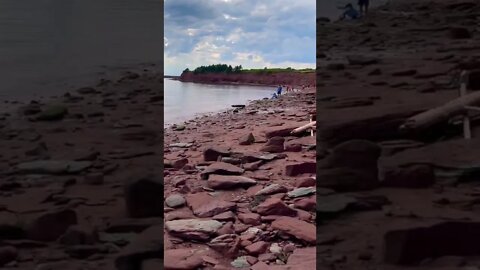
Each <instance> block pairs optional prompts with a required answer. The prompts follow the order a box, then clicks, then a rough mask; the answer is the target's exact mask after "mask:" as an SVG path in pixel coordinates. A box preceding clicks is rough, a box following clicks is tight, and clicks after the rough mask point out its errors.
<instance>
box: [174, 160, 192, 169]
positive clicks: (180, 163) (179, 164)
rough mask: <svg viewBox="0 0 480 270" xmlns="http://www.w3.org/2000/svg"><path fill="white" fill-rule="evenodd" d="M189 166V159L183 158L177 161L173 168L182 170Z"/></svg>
mask: <svg viewBox="0 0 480 270" xmlns="http://www.w3.org/2000/svg"><path fill="white" fill-rule="evenodd" d="M187 164H188V158H181V159H178V160H175V161H174V162H173V163H172V166H173V168H175V169H179V170H180V169H182V168H183V167H184V166H185V165H187Z"/></svg>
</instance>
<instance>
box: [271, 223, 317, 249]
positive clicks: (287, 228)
mask: <svg viewBox="0 0 480 270" xmlns="http://www.w3.org/2000/svg"><path fill="white" fill-rule="evenodd" d="M272 228H273V229H276V230H279V231H282V232H284V233H287V234H290V235H292V236H294V237H295V238H297V239H301V240H304V241H306V242H308V243H310V244H315V242H316V239H317V230H316V227H315V225H313V224H311V223H308V222H305V221H301V220H299V219H295V218H291V217H281V218H278V219H276V220H275V221H273V222H272Z"/></svg>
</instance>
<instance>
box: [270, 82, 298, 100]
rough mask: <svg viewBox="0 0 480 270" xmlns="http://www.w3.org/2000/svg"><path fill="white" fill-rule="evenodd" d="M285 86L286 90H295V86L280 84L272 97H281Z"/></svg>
mask: <svg viewBox="0 0 480 270" xmlns="http://www.w3.org/2000/svg"><path fill="white" fill-rule="evenodd" d="M284 87H285V92H286V93H288V92H293V91H294V89H293V86H285V85H279V86H278V88H277V91H276V92H274V93H273V95H272V99H275V98H279V97H280V96H281V95H282V91H283V88H284Z"/></svg>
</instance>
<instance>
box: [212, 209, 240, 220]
mask: <svg viewBox="0 0 480 270" xmlns="http://www.w3.org/2000/svg"><path fill="white" fill-rule="evenodd" d="M212 219H215V220H218V221H235V219H236V218H235V213H233V212H232V211H227V212H223V213H220V214H218V215H215V216H213V217H212Z"/></svg>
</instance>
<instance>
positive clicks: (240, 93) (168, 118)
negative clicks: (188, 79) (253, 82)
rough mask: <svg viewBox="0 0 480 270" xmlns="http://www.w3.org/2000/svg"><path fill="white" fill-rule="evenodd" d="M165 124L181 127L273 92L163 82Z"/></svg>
mask: <svg viewBox="0 0 480 270" xmlns="http://www.w3.org/2000/svg"><path fill="white" fill-rule="evenodd" d="M164 86H165V88H164V89H165V92H164V93H165V101H164V119H165V124H166V125H168V124H174V123H180V122H182V121H185V120H188V119H192V118H194V117H195V116H197V115H200V114H206V113H212V112H218V111H222V110H225V109H228V108H231V105H235V104H246V103H248V101H251V100H256V99H262V98H266V97H267V98H268V97H271V95H272V94H273V92H274V91H275V88H273V87H267V86H230V85H209V84H197V83H183V82H179V81H176V80H170V79H164Z"/></svg>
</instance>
